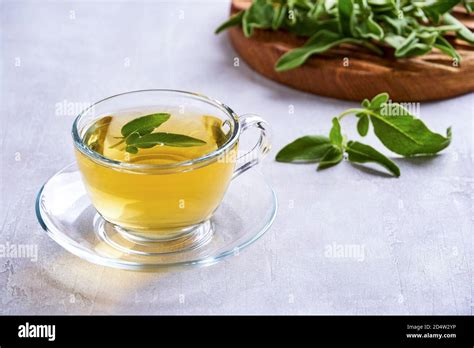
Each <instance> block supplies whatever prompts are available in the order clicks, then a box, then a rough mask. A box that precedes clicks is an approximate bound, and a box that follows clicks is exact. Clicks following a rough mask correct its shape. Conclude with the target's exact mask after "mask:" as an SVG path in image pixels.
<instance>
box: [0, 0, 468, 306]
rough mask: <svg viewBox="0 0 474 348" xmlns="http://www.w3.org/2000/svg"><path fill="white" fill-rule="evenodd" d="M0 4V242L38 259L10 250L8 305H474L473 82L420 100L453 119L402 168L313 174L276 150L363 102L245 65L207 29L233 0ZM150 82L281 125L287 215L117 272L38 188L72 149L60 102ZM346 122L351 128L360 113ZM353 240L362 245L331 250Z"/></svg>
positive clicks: (1, 276) (277, 137) (276, 169)
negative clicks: (238, 248) (219, 253)
mask: <svg viewBox="0 0 474 348" xmlns="http://www.w3.org/2000/svg"><path fill="white" fill-rule="evenodd" d="M0 3H1V10H0V20H1V21H0V25H1V107H0V113H1V114H0V117H1V129H0V144H1V166H0V169H1V185H0V189H1V206H0V209H1V210H0V228H1V234H0V244H2V245H7V244H10V245H11V244H15V245H19V244H31V245H37V247H38V259H37V261H36V262H34V260H33V261H32V260H30V259H25V258H13V257H5V256H4V257H3V258H1V259H0V313H4V314H15V313H29V314H46V313H59V314H63V313H67V314H74V313H84V314H87V313H92V314H96V313H157V314H158V313H165V314H184V313H186V314H192V313H204V314H209V313H301V314H306V313H323V314H383V313H386V314H393V313H397V314H472V308H473V307H472V306H473V303H472V288H473V277H472V274H473V272H472V267H473V263H472V262H473V258H472V255H473V237H472V236H473V232H474V231H473V221H474V220H473V219H474V217H473V198H474V196H473V195H474V181H473V139H472V138H473V124H472V120H473V118H474V114H473V113H474V112H473V107H474V106H473V96H472V94H471V95H466V96H463V97H459V98H455V99H451V100H448V101H443V102H436V103H424V104H422V105H421V117H422V118H423V119H424V120H426V122H427V123H428V124H429V125H430V127H431V128H432V129H434V130H437V131H439V132H444V130H445V129H446V128H447V127H448V126H450V125H451V126H452V127H453V134H454V139H453V142H452V145H451V146H450V147H449V148H448V149H447V150H446V151H444V152H443V153H442V154H441V155H439V156H437V157H436V158H434V159H431V160H423V159H417V160H402V159H397V162H398V163H399V165H400V167H401V170H402V176H401V177H400V178H399V179H391V178H387V177H385V176H383V175H377V174H374V173H372V172H370V171H368V170H366V171H362V170H360V169H358V168H354V167H352V166H351V165H350V164H348V163H343V164H341V165H339V166H338V167H335V168H332V169H330V170H327V171H323V172H319V173H317V172H316V171H315V166H314V165H298V166H296V165H285V164H280V163H276V162H274V161H273V158H274V155H275V153H276V150H277V149H279V148H280V147H281V146H283V145H284V144H286V143H288V142H289V141H291V140H293V139H294V138H296V137H298V136H300V135H304V134H311V133H321V132H324V133H325V132H327V131H328V127H329V124H330V120H331V118H332V117H333V116H335V115H336V114H337V113H339V112H340V111H342V110H344V109H345V108H347V107H351V106H355V104H354V103H349V102H343V101H336V100H332V99H326V98H322V97H317V96H313V95H309V94H305V93H302V92H298V91H295V90H292V89H289V88H286V87H284V86H280V85H278V84H276V83H273V82H271V81H268V80H266V79H264V78H262V77H259V76H258V75H257V74H255V73H254V72H253V71H252V70H250V69H249V68H248V67H247V66H246V65H245V63H243V62H240V64H239V66H235V64H234V63H235V58H236V57H237V56H236V53H235V52H234V50H233V49H232V47H231V46H230V44H229V42H228V40H227V37H226V35H222V36H215V35H214V34H213V30H214V28H215V27H216V26H217V25H218V24H219V23H220V22H221V21H222V20H224V19H225V18H226V16H227V13H228V6H229V4H228V3H227V2H224V1H187V2H180V1H167V2H164V1H134V2H126V1H97V2H81V3H79V2H62V1H51V2H49V1H47V2H42V4H38V2H28V1H1V2H0ZM145 88H176V89H184V90H191V91H198V92H201V93H204V94H206V95H209V96H212V97H215V98H217V99H219V100H222V101H223V102H225V103H227V104H229V105H230V106H232V107H233V108H234V109H235V110H236V111H237V112H239V113H245V112H254V113H258V114H260V115H262V116H263V117H264V118H266V119H267V120H268V121H269V122H270V123H271V124H272V126H273V130H274V139H273V144H274V150H273V152H272V153H271V155H270V157H269V158H267V159H266V160H265V162H264V163H263V165H262V167H261V170H262V171H263V173H264V174H265V175H267V177H268V180H269V181H270V182H271V184H272V185H273V187H274V189H275V191H276V193H277V194H278V197H279V201H280V209H279V214H278V216H277V218H276V220H275V222H274V225H273V227H272V228H271V229H270V230H269V231H268V232H267V234H266V235H265V236H264V237H263V238H262V239H260V240H259V241H258V242H257V243H255V244H254V245H252V246H251V247H250V248H248V249H247V250H245V251H244V252H242V253H241V254H240V255H239V256H236V257H232V258H229V259H227V260H226V261H224V262H221V263H219V264H216V265H214V266H211V267H207V268H199V269H189V270H183V271H173V272H171V271H169V272H159V273H135V272H130V271H120V270H115V269H109V268H104V267H100V266H96V265H93V264H90V263H87V262H85V261H82V260H81V259H79V258H77V257H76V256H74V255H71V254H69V253H68V252H66V251H65V250H64V249H62V248H61V247H60V246H58V245H57V244H56V243H55V242H53V241H52V240H50V239H49V238H48V237H47V236H46V234H45V233H44V232H43V231H42V229H41V227H40V226H39V225H38V223H37V221H36V218H35V214H34V200H35V195H36V193H37V191H38V189H39V187H40V186H41V185H42V184H43V182H44V181H45V180H46V179H47V178H48V177H49V176H50V175H52V174H53V173H54V172H55V171H57V170H58V169H60V168H62V167H63V166H65V165H67V164H68V163H70V162H72V161H73V153H72V144H71V139H70V136H69V131H70V127H71V122H72V120H73V111H72V112H71V113H70V114H68V112H66V113H64V112H61V111H58V110H59V109H58V105H61V104H63V105H65V104H64V103H76V104H74V105H78V104H80V103H82V102H93V101H96V100H99V99H101V98H103V97H106V96H109V95H113V94H115V93H118V92H123V91H128V90H135V89H145ZM291 111H294V112H293V113H292V112H291ZM345 122H346V121H345ZM345 128H346V129H347V130H348V133H349V134H352V135H354V133H353V129H354V128H355V127H354V123H352V121H347V126H346V127H345ZM370 141H371V142H373V143H374V144H376V141H375V140H374V139H373V138H370ZM350 245H356V246H359V247H360V250H363V251H364V253H363V254H362V255H359V257H356V258H354V257H350V256H351V255H345V256H346V257H342V258H341V257H334V256H333V257H331V255H329V254H328V253H327V251H328V250H329V249H328V248H337V247H340V246H342V247H344V246H350ZM360 256H362V257H360Z"/></svg>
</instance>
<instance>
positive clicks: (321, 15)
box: [216, 0, 474, 71]
mask: <svg viewBox="0 0 474 348" xmlns="http://www.w3.org/2000/svg"><path fill="white" fill-rule="evenodd" d="M460 4H463V5H464V7H465V8H466V10H467V12H468V13H472V12H473V10H474V0H416V1H414V0H254V1H253V3H252V5H251V6H250V7H249V8H248V9H247V10H244V11H240V12H238V13H237V14H235V15H233V16H232V17H230V18H229V20H227V21H226V22H224V23H223V24H222V25H221V26H220V27H219V28H217V30H216V33H220V32H221V31H223V30H225V29H228V28H230V27H232V26H236V25H241V26H242V29H243V32H244V34H245V36H247V37H250V36H252V34H253V31H254V29H255V28H258V29H271V30H280V29H283V30H286V31H289V32H291V33H294V34H296V35H298V36H303V37H309V39H308V41H306V43H305V44H304V45H303V46H302V47H299V48H296V49H293V50H291V51H289V52H287V53H286V54H284V55H283V56H282V57H280V59H279V60H278V61H277V63H276V66H275V69H276V70H277V71H285V70H290V69H294V68H296V67H298V66H300V65H302V64H303V63H304V62H305V61H306V60H307V59H308V58H309V57H310V56H311V55H313V54H318V53H322V52H325V51H327V50H329V49H330V48H332V47H334V46H338V45H340V44H344V43H346V44H353V45H359V46H364V47H366V48H367V49H369V50H371V51H373V52H375V53H376V54H378V55H382V54H383V49H384V48H385V47H392V48H393V49H394V51H395V53H394V55H395V57H396V58H407V57H414V56H421V55H424V54H426V53H429V52H431V50H432V49H433V48H437V49H439V50H441V51H442V52H444V53H445V54H447V55H449V56H451V57H452V58H453V59H456V60H457V62H460V61H461V57H460V56H459V54H458V52H457V51H456V50H455V48H454V47H453V46H452V45H451V43H450V42H449V41H448V40H447V39H446V34H448V33H455V34H456V36H457V37H458V38H460V39H462V40H464V41H467V42H469V43H471V44H474V34H473V33H472V32H471V31H470V30H469V29H468V28H467V27H465V26H464V24H462V23H461V22H460V21H458V20H457V19H456V18H454V17H453V16H452V15H451V14H450V12H451V11H452V9H453V8H454V7H455V6H456V5H460Z"/></svg>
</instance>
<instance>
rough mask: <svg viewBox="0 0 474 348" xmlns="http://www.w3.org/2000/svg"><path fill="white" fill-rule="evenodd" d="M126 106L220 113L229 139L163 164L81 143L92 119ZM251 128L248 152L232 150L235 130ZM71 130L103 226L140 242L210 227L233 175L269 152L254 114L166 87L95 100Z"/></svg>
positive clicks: (236, 135) (237, 135)
mask: <svg viewBox="0 0 474 348" xmlns="http://www.w3.org/2000/svg"><path fill="white" fill-rule="evenodd" d="M124 110H128V111H135V112H136V111H137V110H138V111H140V110H148V112H143V113H142V115H145V114H149V113H154V112H170V113H171V114H172V117H180V115H184V114H185V113H186V110H196V111H199V113H200V114H202V115H212V116H213V117H215V118H217V119H219V120H220V124H221V125H222V128H224V127H226V128H227V129H226V133H227V137H226V139H225V141H224V142H223V143H222V144H220V145H219V146H218V147H217V149H215V150H214V151H211V152H209V153H205V154H204V155H202V156H200V157H198V158H192V159H190V160H185V161H181V162H172V163H163V164H155V163H153V164H150V163H132V162H127V161H117V160H113V159H110V158H107V157H105V156H103V155H101V154H100V153H98V152H95V151H93V150H92V149H91V148H90V147H89V146H87V145H86V144H85V142H84V136H85V134H86V132H87V131H88V129H89V127H90V126H91V125H92V124H94V123H95V122H97V121H98V120H100V119H101V118H103V117H104V116H107V115H115V114H117V115H118V114H120V112H123V111H124ZM183 117H184V116H183ZM249 128H255V129H257V130H258V131H259V133H260V134H259V138H258V141H257V143H256V145H255V146H254V147H253V148H252V150H250V151H249V152H248V153H246V154H244V155H241V156H238V155H237V151H238V145H239V140H240V136H241V135H242V133H243V132H244V131H245V130H247V129H249ZM72 136H73V140H74V145H75V153H76V159H77V163H78V167H79V170H80V172H81V175H82V179H83V183H84V185H85V188H86V190H87V192H88V195H89V198H90V199H91V201H92V204H93V206H94V208H95V209H96V210H97V212H98V213H99V214H100V218H101V219H102V220H101V221H102V222H101V226H102V228H109V229H110V228H112V229H113V230H114V231H115V232H117V233H119V234H120V235H121V236H122V237H124V238H126V239H128V240H130V241H133V242H138V243H144V242H145V243H146V242H167V241H175V240H178V239H181V238H189V236H190V235H192V234H198V233H200V234H203V233H204V234H206V233H208V231H209V230H211V225H212V224H211V222H210V219H211V217H212V215H213V214H214V212H215V211H216V209H217V208H218V206H219V204H220V203H221V201H222V199H223V197H224V194H225V192H226V190H227V187H228V185H229V184H230V182H231V180H232V179H233V178H235V177H237V176H238V175H240V174H242V173H243V172H244V171H246V170H247V169H249V168H251V167H253V166H255V165H256V164H257V163H258V162H259V161H260V159H261V158H262V157H263V156H264V155H265V154H266V153H268V151H269V150H270V140H269V126H268V123H267V122H266V121H264V120H263V119H262V118H260V117H259V116H256V115H252V114H247V115H242V116H237V115H236V114H235V113H234V112H233V111H232V110H231V109H230V108H229V107H228V106H226V105H224V104H222V103H220V102H218V101H216V100H214V99H211V98H209V97H206V96H203V95H200V94H196V93H191V92H185V91H176V90H164V89H156V90H141V91H133V92H127V93H123V94H118V95H115V96H112V97H109V98H106V99H103V100H101V101H99V102H97V103H95V104H93V105H92V106H90V107H89V108H87V109H86V110H84V111H83V112H82V113H81V114H80V115H79V116H78V117H77V118H76V120H75V122H74V124H73V128H72Z"/></svg>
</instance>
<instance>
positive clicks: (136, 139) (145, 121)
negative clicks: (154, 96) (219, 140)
mask: <svg viewBox="0 0 474 348" xmlns="http://www.w3.org/2000/svg"><path fill="white" fill-rule="evenodd" d="M170 117H171V115H170V114H168V113H158V114H150V115H146V116H142V117H138V118H136V119H134V120H132V121H130V122H128V123H126V124H125V125H124V126H123V127H122V129H121V130H120V132H121V133H122V136H121V137H118V139H120V141H119V142H117V143H116V144H114V145H112V146H111V148H114V147H117V146H119V145H120V144H123V143H125V151H127V152H128V153H132V154H136V153H137V152H138V149H149V148H152V147H155V146H157V145H160V146H163V145H166V146H174V147H189V146H201V145H204V144H206V142H205V141H203V140H200V139H196V138H193V137H189V136H187V135H182V134H175V133H164V132H157V133H153V131H154V130H155V129H156V128H158V127H159V126H161V125H162V124H163V123H165V122H166V121H168V119H169V118H170Z"/></svg>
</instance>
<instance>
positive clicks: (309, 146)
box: [276, 135, 332, 162]
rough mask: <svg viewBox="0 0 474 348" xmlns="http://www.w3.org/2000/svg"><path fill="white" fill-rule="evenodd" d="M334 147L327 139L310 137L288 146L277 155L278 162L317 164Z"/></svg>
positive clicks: (315, 136) (317, 136)
mask: <svg viewBox="0 0 474 348" xmlns="http://www.w3.org/2000/svg"><path fill="white" fill-rule="evenodd" d="M330 147H332V145H331V142H330V140H329V139H328V138H327V137H324V136H319V135H308V136H304V137H301V138H298V139H296V140H295V141H293V142H292V143H290V144H288V145H286V146H285V147H284V148H283V149H281V150H280V151H279V152H278V154H277V155H276V160H277V161H278V162H317V161H319V160H320V159H321V158H322V157H323V156H324V154H325V153H326V152H327V150H328V149H329V148H330Z"/></svg>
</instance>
